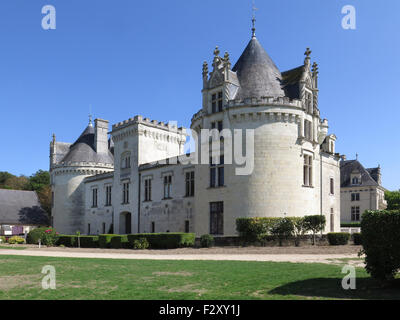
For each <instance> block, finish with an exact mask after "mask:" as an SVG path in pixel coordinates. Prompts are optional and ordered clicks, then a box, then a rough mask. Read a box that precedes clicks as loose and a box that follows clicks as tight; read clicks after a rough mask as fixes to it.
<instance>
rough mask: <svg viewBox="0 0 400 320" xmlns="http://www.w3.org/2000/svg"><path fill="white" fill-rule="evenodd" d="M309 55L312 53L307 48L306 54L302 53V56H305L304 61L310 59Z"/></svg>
mask: <svg viewBox="0 0 400 320" xmlns="http://www.w3.org/2000/svg"><path fill="white" fill-rule="evenodd" d="M311 53H312V51H311V50H310V48H307V50H306V52H304V55H305V56H306V59H310V55H311Z"/></svg>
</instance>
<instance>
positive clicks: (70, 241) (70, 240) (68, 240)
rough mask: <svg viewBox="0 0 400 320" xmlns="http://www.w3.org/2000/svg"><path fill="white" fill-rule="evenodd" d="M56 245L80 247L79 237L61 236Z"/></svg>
mask: <svg viewBox="0 0 400 320" xmlns="http://www.w3.org/2000/svg"><path fill="white" fill-rule="evenodd" d="M56 244H57V245H58V246H64V247H76V246H78V239H77V236H70V235H64V234H61V235H59V236H58V238H57V242H56Z"/></svg>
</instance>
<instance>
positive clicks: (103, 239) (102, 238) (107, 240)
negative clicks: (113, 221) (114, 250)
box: [99, 234, 120, 248]
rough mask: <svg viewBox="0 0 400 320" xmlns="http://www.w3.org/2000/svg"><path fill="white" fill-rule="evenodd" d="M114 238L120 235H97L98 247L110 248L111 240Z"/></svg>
mask: <svg viewBox="0 0 400 320" xmlns="http://www.w3.org/2000/svg"><path fill="white" fill-rule="evenodd" d="M116 236H120V235H119V234H101V235H99V247H100V248H111V239H112V238H113V237H116Z"/></svg>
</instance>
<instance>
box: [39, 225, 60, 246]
mask: <svg viewBox="0 0 400 320" xmlns="http://www.w3.org/2000/svg"><path fill="white" fill-rule="evenodd" d="M57 237H58V234H57V232H56V230H55V229H53V228H52V227H48V228H45V230H44V232H43V233H42V238H41V240H42V241H41V242H42V244H44V245H46V246H48V247H52V246H54V245H55V244H56V241H57Z"/></svg>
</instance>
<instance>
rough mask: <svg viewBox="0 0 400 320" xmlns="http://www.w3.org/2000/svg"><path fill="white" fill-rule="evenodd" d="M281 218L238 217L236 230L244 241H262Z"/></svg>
mask: <svg viewBox="0 0 400 320" xmlns="http://www.w3.org/2000/svg"><path fill="white" fill-rule="evenodd" d="M280 219H281V218H238V219H236V231H237V232H238V233H239V237H240V238H242V240H244V241H245V242H256V241H263V238H264V237H265V236H266V235H268V234H271V230H273V229H274V226H275V225H276V224H277V223H278V222H279V220H280Z"/></svg>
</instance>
